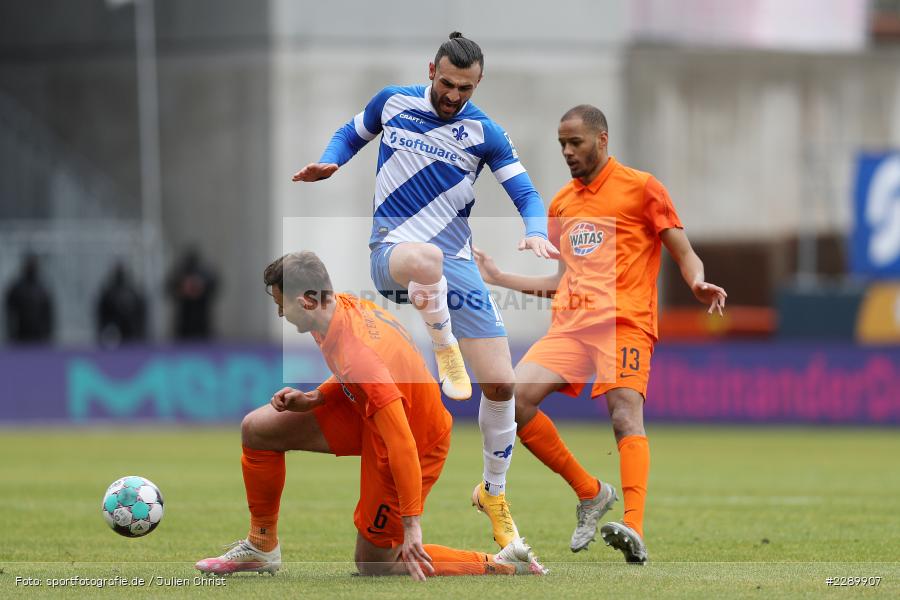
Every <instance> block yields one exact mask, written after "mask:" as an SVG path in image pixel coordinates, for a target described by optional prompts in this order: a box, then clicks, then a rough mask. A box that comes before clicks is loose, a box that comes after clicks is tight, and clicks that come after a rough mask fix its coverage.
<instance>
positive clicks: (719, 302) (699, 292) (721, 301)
mask: <svg viewBox="0 0 900 600" xmlns="http://www.w3.org/2000/svg"><path fill="white" fill-rule="evenodd" d="M691 291H692V292H694V297H695V298H697V300H699V301H700V302H702V303H703V304H708V305H709V310H708V311H706V312H708V313H709V314H713V311H715V310H718V311H719V314H720V315H721V314H722V309H724V308H725V298H727V297H728V294H727V293H726V292H725V290H724V289H723V288H720V287H719V286H717V285H713V284H711V283H707V282H705V281H698V282H697V283H695V284H694V285H693V286H691Z"/></svg>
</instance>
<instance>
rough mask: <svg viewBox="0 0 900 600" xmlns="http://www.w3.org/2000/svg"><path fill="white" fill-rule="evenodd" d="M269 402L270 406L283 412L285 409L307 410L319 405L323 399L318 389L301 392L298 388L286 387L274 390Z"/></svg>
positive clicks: (294, 410)
mask: <svg viewBox="0 0 900 600" xmlns="http://www.w3.org/2000/svg"><path fill="white" fill-rule="evenodd" d="M269 403H270V404H271V405H272V408H274V409H275V410H277V411H278V412H284V411H286V410H289V411H291V412H307V411H310V410H312V409H314V408H316V407H317V406H321V405H322V404H324V403H325V400H324V399H323V398H322V393H321V392H320V391H319V390H313V391H311V392H301V391H300V390H295V389H294V388H290V387H286V388H281V389H280V390H278V391H277V392H275V395H274V396H272V400H271V401H270V402H269Z"/></svg>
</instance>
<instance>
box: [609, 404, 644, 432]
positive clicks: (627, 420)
mask: <svg viewBox="0 0 900 600" xmlns="http://www.w3.org/2000/svg"><path fill="white" fill-rule="evenodd" d="M639 410H640V409H635V408H634V407H630V406H621V407H617V408H616V409H615V410H613V411H612V413H611V414H610V421H611V422H612V428H613V433H615V436H616V439H617V440H620V439H622V438H623V437H626V436H629V435H645V433H644V419H643V416H642V415H641V414H640V412H639Z"/></svg>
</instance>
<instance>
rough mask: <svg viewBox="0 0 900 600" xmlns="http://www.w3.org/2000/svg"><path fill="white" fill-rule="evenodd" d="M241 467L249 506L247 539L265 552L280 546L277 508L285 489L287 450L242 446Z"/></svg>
mask: <svg viewBox="0 0 900 600" xmlns="http://www.w3.org/2000/svg"><path fill="white" fill-rule="evenodd" d="M242 448H243V451H244V452H243V454H242V455H241V468H242V470H243V472H244V488H245V489H246V490H247V506H248V507H249V508H250V533H249V534H247V539H248V540H250V543H252V544H253V545H254V546H256V547H257V548H259V549H260V550H262V551H263V552H269V551H271V550H274V549H275V546H277V545H278V509H279V507H280V506H281V492H282V490H283V489H284V472H285V469H284V452H276V451H274V450H254V449H253V448H247V447H246V446H242Z"/></svg>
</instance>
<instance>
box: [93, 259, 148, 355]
mask: <svg viewBox="0 0 900 600" xmlns="http://www.w3.org/2000/svg"><path fill="white" fill-rule="evenodd" d="M146 335H147V302H146V301H145V300H144V296H143V294H142V293H141V292H140V290H139V289H138V288H137V286H136V285H135V283H134V281H133V280H132V279H131V277H130V276H129V275H128V271H127V270H126V269H125V266H124V265H123V264H122V263H117V264H116V265H115V266H114V267H113V270H112V272H111V273H110V276H109V278H108V279H107V280H106V284H105V285H104V286H103V289H102V290H101V292H100V297H99V299H98V301H97V341H98V342H99V343H100V345H101V346H104V347H107V348H115V347H116V346H118V345H120V344H125V343H129V342H137V341H141V340H143V339H145V338H146Z"/></svg>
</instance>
